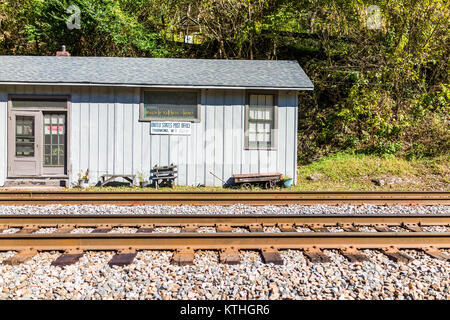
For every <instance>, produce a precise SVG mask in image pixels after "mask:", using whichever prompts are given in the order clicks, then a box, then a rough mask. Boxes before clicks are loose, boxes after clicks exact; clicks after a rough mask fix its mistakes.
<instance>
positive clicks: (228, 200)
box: [0, 191, 450, 205]
mask: <svg viewBox="0 0 450 320" xmlns="http://www.w3.org/2000/svg"><path fill="white" fill-rule="evenodd" d="M49 204H62V205H81V204H95V205H102V204H114V205H232V204H248V205H293V204H298V205H314V204H327V205H342V204H353V205H362V204H378V205H392V204H403V205H419V204H420V205H450V192H373V191H372V192H292V191H288V192H283V191H261V192H241V191H230V192H176V191H174V192H159V191H153V192H73V191H68V192H14V191H5V192H0V205H49Z"/></svg>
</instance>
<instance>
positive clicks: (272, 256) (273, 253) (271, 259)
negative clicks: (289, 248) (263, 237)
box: [261, 247, 283, 265]
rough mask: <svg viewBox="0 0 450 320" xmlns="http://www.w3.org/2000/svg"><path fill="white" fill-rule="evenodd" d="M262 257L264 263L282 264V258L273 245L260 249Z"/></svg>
mask: <svg viewBox="0 0 450 320" xmlns="http://www.w3.org/2000/svg"><path fill="white" fill-rule="evenodd" d="M261 253H262V256H263V259H264V262H265V263H273V264H276V265H283V259H282V258H281V256H280V253H279V252H278V250H277V249H275V248H274V247H271V248H264V249H262V250H261Z"/></svg>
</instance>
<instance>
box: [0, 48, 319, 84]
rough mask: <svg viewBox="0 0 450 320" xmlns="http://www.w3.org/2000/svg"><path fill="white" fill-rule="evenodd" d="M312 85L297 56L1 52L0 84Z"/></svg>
mask: <svg viewBox="0 0 450 320" xmlns="http://www.w3.org/2000/svg"><path fill="white" fill-rule="evenodd" d="M2 83H3V84H9V83H20V84H90V85H124V86H174V87H203V88H215V87H230V88H274V89H291V90H310V89H313V84H312V82H311V80H310V79H309V78H308V76H307V75H306V74H305V72H304V71H303V70H302V68H301V67H300V65H299V64H298V62H297V61H274V60H214V59H162V58H112V57H39V56H0V84H2Z"/></svg>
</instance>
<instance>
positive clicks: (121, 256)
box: [108, 248, 137, 267]
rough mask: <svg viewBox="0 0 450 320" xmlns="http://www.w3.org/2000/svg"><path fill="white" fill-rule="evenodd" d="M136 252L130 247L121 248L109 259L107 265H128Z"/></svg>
mask: <svg viewBox="0 0 450 320" xmlns="http://www.w3.org/2000/svg"><path fill="white" fill-rule="evenodd" d="M136 255H137V252H136V250H134V249H132V248H127V249H121V250H119V252H118V253H116V254H115V255H114V256H113V257H112V259H111V260H109V262H108V265H109V266H110V267H112V266H128V265H130V264H132V263H133V260H134V258H136Z"/></svg>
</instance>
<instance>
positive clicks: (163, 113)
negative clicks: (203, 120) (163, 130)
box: [144, 91, 198, 120]
mask: <svg viewBox="0 0 450 320" xmlns="http://www.w3.org/2000/svg"><path fill="white" fill-rule="evenodd" d="M197 107H198V104H197V92H194V91H146V92H145V93H144V118H148V119H163V120H170V119H176V120H178V119H180V120H182V119H197V116H198V115H197Z"/></svg>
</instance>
